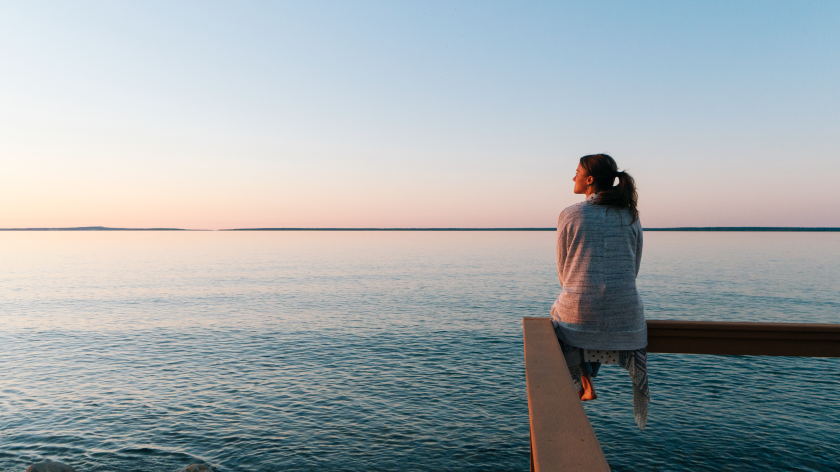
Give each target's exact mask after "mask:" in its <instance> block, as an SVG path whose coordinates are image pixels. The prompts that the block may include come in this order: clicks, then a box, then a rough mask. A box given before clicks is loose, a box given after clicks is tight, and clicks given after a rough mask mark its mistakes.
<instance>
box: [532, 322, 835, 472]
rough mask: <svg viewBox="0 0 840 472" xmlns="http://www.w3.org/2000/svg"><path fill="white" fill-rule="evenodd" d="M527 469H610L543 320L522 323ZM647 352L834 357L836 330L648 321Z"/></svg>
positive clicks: (788, 325) (828, 326)
mask: <svg viewBox="0 0 840 472" xmlns="http://www.w3.org/2000/svg"><path fill="white" fill-rule="evenodd" d="M522 322H523V323H522V328H523V335H524V341H525V379H526V384H527V388H528V413H529V417H530V421H531V470H532V471H536V472H553V471H575V472H576V471H609V470H610V467H609V464H607V459H606V458H605V457H604V452H603V450H602V449H601V445H600V444H599V443H598V438H597V437H596V436H595V431H594V430H593V429H592V425H591V424H589V419H588V418H587V416H586V412H585V411H584V410H583V405H582V404H581V402H580V399H579V398H578V395H577V392H576V391H575V388H574V386H573V384H572V377H571V374H569V370H568V369H567V368H566V360H565V359H564V358H563V353H562V352H560V344H559V343H558V342H557V338H556V337H555V334H554V328H553V327H552V326H551V319H550V318H523V320H522ZM647 349H648V352H661V353H680V354H734V355H759V356H808V357H840V324H800V323H732V322H715V321H671V320H650V321H648V347H647Z"/></svg>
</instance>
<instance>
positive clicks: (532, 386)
mask: <svg viewBox="0 0 840 472" xmlns="http://www.w3.org/2000/svg"><path fill="white" fill-rule="evenodd" d="M522 323H523V331H524V337H525V379H526V383H527V386H528V411H529V414H530V418H531V457H532V459H531V460H532V463H531V468H532V470H534V471H536V472H554V471H565V472H573V471H574V472H577V471H592V472H597V471H609V470H610V467H609V464H607V459H606V458H605V457H604V451H603V450H602V449H601V445H600V444H599V443H598V438H597V437H596V436H595V431H594V430H593V429H592V425H591V424H589V418H587V416H586V412H585V411H584V410H583V405H582V404H581V402H580V399H579V398H578V394H577V392H576V391H575V388H574V385H573V384H572V376H571V375H570V374H569V370H568V369H567V368H566V361H565V359H564V358H563V353H562V352H560V344H559V343H558V342H557V338H556V337H555V335H554V329H553V328H552V326H551V319H550V318H524V319H523V320H522Z"/></svg>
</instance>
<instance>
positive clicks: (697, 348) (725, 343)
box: [647, 320, 840, 357]
mask: <svg viewBox="0 0 840 472" xmlns="http://www.w3.org/2000/svg"><path fill="white" fill-rule="evenodd" d="M647 325H648V347H647V350H648V352H664V353H674V354H731V355H751V356H802V357H840V324H816V323H745V322H722V321H676V320H648V322H647Z"/></svg>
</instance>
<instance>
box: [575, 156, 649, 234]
mask: <svg viewBox="0 0 840 472" xmlns="http://www.w3.org/2000/svg"><path fill="white" fill-rule="evenodd" d="M580 165H581V167H583V169H584V170H585V171H586V173H587V174H589V175H590V176H592V179H593V181H594V182H593V184H594V185H595V191H596V192H598V200H597V201H596V202H595V203H596V204H597V205H606V206H610V207H615V208H619V209H620V208H627V209H628V210H629V211H630V216H631V217H632V218H633V219H632V220H631V221H630V224H633V223H635V222H636V220H638V219H639V210H638V208H636V204H637V203H638V200H639V195H638V194H637V193H636V181H635V180H633V177H632V176H631V175H630V174H628V173H627V172H623V171H619V170H618V165H617V164H616V163H615V160H614V159H613V158H612V157H610V156H608V155H606V154H590V155H588V156H583V157H581V158H580ZM616 179H618V183H617V184H616V185H613V183H614V182H615V180H616Z"/></svg>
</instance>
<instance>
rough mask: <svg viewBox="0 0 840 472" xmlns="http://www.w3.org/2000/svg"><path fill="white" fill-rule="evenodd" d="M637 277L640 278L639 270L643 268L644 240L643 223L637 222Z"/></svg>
mask: <svg viewBox="0 0 840 472" xmlns="http://www.w3.org/2000/svg"><path fill="white" fill-rule="evenodd" d="M635 224H636V225H637V226H636V231H637V232H636V277H638V276H639V269H640V268H641V267H642V246H643V240H644V236H643V235H644V231H643V230H642V223H640V222H639V220H636V223H635Z"/></svg>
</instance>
